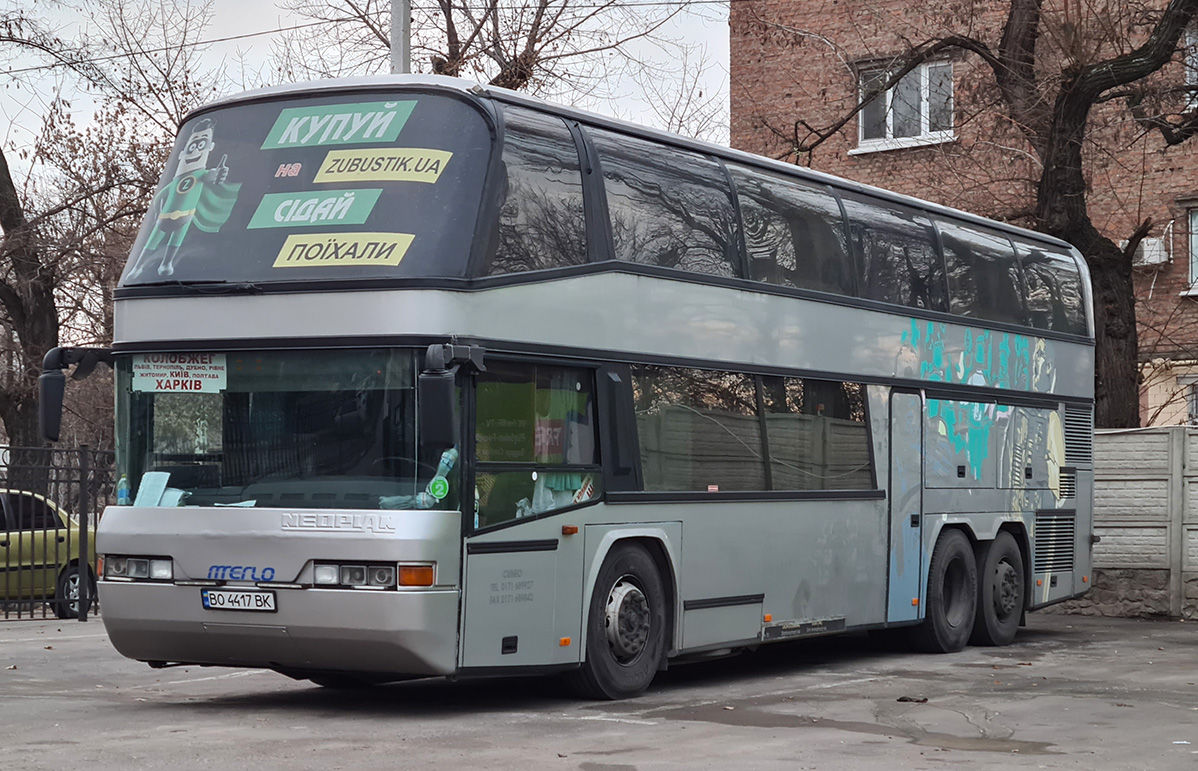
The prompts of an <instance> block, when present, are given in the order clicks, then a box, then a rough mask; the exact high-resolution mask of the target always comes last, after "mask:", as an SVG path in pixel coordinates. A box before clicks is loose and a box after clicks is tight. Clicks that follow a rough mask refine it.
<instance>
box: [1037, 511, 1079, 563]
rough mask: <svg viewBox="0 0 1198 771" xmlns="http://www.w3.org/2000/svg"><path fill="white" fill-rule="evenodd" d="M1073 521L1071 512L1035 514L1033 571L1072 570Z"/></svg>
mask: <svg viewBox="0 0 1198 771" xmlns="http://www.w3.org/2000/svg"><path fill="white" fill-rule="evenodd" d="M1075 522H1076V516H1075V515H1074V513H1073V512H1068V513H1064V512H1053V513H1051V514H1037V515H1036V531H1035V533H1034V536H1035V551H1036V556H1035V572H1037V573H1067V572H1069V571H1071V570H1073V550H1074V544H1075V543H1076V539H1075V538H1074V531H1075V529H1076V525H1075Z"/></svg>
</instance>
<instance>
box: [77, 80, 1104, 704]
mask: <svg viewBox="0 0 1198 771" xmlns="http://www.w3.org/2000/svg"><path fill="white" fill-rule="evenodd" d="M405 88H409V89H410V88H419V89H423V91H422V93H433V94H436V93H442V92H443V93H454V94H456V95H457V96H458V97H460V98H463V99H469V100H474V101H478V102H486V101H489V100H492V99H494V100H497V101H500V102H503V103H504V104H516V105H521V106H524V107H528V108H530V109H542V110H550V111H551V113H552V114H554V115H559V116H563V117H565V118H566V119H567V120H579V121H582V122H584V123H586V124H587V125H597V126H602V127H607V128H612V129H619V130H621V131H626V132H629V133H630V134H631V135H635V136H637V137H640V138H642V139H646V140H648V141H662V142H667V141H668V142H670V143H671V144H672V145H674V146H677V147H681V148H683V149H687V150H693V151H695V152H703V153H709V154H711V155H712V156H714V157H717V158H720V159H723V160H724V161H729V162H731V161H742V162H745V163H751V164H754V165H756V166H759V167H761V168H768V169H780V168H781V164H773V163H771V162H769V161H766V160H764V159H760V158H756V157H754V156H748V155H745V154H741V153H735V152H732V151H728V150H726V149H723V148H714V147H711V146H707V145H702V144H699V143H693V142H687V141H685V140H680V139H678V138H676V137H672V136H669V135H665V134H661V133H660V132H652V131H647V130H641V129H632V128H630V127H628V126H626V125H624V124H618V123H615V122H613V121H608V120H605V119H602V118H599V117H597V116H591V115H586V114H583V113H577V112H573V111H569V110H565V109H562V108H556V107H554V108H549V107H547V106H546V105H543V104H541V103H539V102H536V101H535V100H529V99H526V98H524V97H520V96H517V95H511V94H507V93H501V92H494V91H480V90H479V89H478V88H477V87H470V86H468V85H466V84H462V83H460V82H459V81H450V80H446V79H429V78H402V79H394V78H390V79H377V80H375V79H371V80H364V81H351V82H345V83H341V84H340V85H334V86H330V85H327V84H318V85H315V86H310V87H296V88H290V89H283V90H281V91H276V92H272V93H265V94H252V95H250V96H248V97H245V98H244V99H242V98H238V99H234V100H230V101H229V102H228V103H227V104H225V105H224V106H225V107H235V106H237V105H238V104H241V103H242V102H254V103H257V102H260V101H262V100H264V99H270V98H281V97H287V98H300V97H308V96H312V95H313V94H318V93H324V94H328V93H333V92H335V91H336V90H344V91H346V92H351V91H354V90H355V89H357V90H360V91H362V93H364V94H368V95H369V94H374V95H376V96H377V94H378V93H383V92H386V91H387V90H388V89H392V90H393V91H395V93H399V94H402V93H403V89H405ZM366 98H367V97H366V96H363V97H362V99H366ZM347 125H348V123H347ZM218 145H219V138H218ZM787 173H791V172H790V170H787ZM804 179H818V180H821V184H822V183H823V182H822V180H824V178H823V177H822V176H820V175H815V174H806V176H804ZM826 179H827V180H828V181H829V183H831V182H834V183H835V184H837V185H840V186H842V187H844V188H846V189H850V188H851V189H854V190H857V191H864V192H865V193H868V194H870V195H875V194H876V195H877V196H879V200H889V201H898V202H901V203H903V204H904V205H912V206H916V205H917V206H919V207H920V211H921V212H926V213H931V214H938V215H940V216H943V217H946V218H953V219H954V221H961V222H973V223H985V222H986V221H984V220H980V219H979V218H974V217H970V216H968V215H963V214H962V213H959V212H952V211H951V210H948V209H943V208H942V207H934V206H931V205H929V204H925V203H923V202H915V201H913V199H906V198H902V197H899V196H893V195H892V194H883V193H881V192H880V191H874V190H872V189H870V188H864V187H863V186H859V185H855V184H852V183H845V182H844V181H842V180H834V179H833V178H826ZM987 225H988V226H991V227H996V228H1001V227H1003V226H997V225H995V224H994V223H987ZM1002 232H1004V233H1009V234H1011V236H1010V237H1011V238H1014V239H1017V240H1018V239H1022V240H1023V241H1024V242H1027V243H1035V244H1043V245H1047V247H1051V248H1055V249H1057V250H1058V251H1059V252H1061V253H1064V254H1068V255H1069V256H1070V258H1071V259H1073V260H1075V261H1076V263H1077V265H1078V266H1079V267H1078V272H1079V274H1080V276H1081V277H1082V286H1083V291H1084V306H1085V307H1086V308H1087V309H1088V308H1089V304H1090V302H1089V294H1090V291H1089V285H1088V280H1087V279H1086V278H1085V270H1084V266H1083V265H1082V263H1081V259H1080V256H1079V255H1077V253H1076V251H1075V250H1072V249H1071V248H1070V247H1068V246H1067V245H1064V244H1061V243H1060V242H1053V241H1052V240H1051V239H1047V238H1046V237H1044V236H1041V235H1038V234H1033V233H1029V232H1026V231H1018V230H1017V229H1014V228H1005V229H1003V230H1002ZM272 257H273V255H272ZM230 280H236V277H232V278H231V279H230ZM759 288H762V287H755V286H745V285H729V284H728V283H727V282H725V283H724V284H720V283H708V282H706V281H705V280H704V279H703V277H697V278H694V277H688V276H685V275H680V274H679V275H665V274H662V275H653V274H650V273H645V272H641V271H637V270H635V269H630V268H629V267H628V266H627V265H626V264H622V263H611V262H609V263H605V265H604V266H603V268H602V269H596V270H591V271H581V272H578V273H577V274H568V273H566V274H562V275H550V276H546V277H544V279H543V280H528V281H525V282H520V281H511V282H499V281H496V282H492V283H490V284H488V283H487V282H485V281H483V282H477V283H474V284H471V283H469V282H468V281H467V282H460V283H458V284H445V285H441V286H407V287H405V286H377V285H370V284H363V285H362V286H360V287H348V286H345V287H343V286H335V287H332V288H321V287H313V288H310V289H309V288H303V287H295V288H292V289H290V290H289V291H286V292H265V293H260V292H256V291H255V292H237V291H231V292H229V293H225V294H220V293H215V294H214V293H199V292H192V293H174V294H172V293H170V292H169V291H164V292H156V291H149V292H146V291H141V292H138V291H128V292H126V293H124V294H123V295H119V296H118V299H117V301H116V309H115V339H114V350H115V351H116V352H117V358H118V359H120V358H121V357H122V356H135V355H139V354H142V353H145V352H152V351H181V352H187V351H222V352H223V351H227V352H236V351H242V350H254V351H256V350H272V351H282V352H286V351H288V350H291V349H304V350H343V349H344V350H361V349H405V350H406V349H411V350H417V349H422V348H423V347H425V346H427V345H428V344H430V343H438V342H441V343H450V342H451V341H452V342H468V343H470V344H473V345H477V346H480V347H481V348H483V349H485V351H486V354H487V361H491V360H492V359H493V358H494V357H498V358H499V359H503V358H504V357H507V358H510V359H512V360H517V361H520V360H523V361H534V362H535V361H538V360H545V361H553V362H557V363H565V364H569V365H576V366H579V367H582V368H584V369H588V370H594V371H595V372H596V377H597V378H599V377H601V376H602V373H603V372H605V371H606V370H604V369H603V368H604V367H605V366H607V365H609V364H619V365H621V366H624V365H627V364H628V363H634V364H653V365H662V366H678V367H693V368H699V369H704V370H718V371H728V372H735V373H749V374H750V375H758V376H760V375H777V376H795V377H808V378H818V377H824V378H830V379H834V380H845V381H853V382H856V383H860V384H862V385H863V386H864V393H865V399H866V404H867V413H866V414H867V416H868V425H866V426H864V430H867V432H868V436H869V453H870V456H871V458H870V463H871V468H872V473H873V484H872V485H871V486H870V489H868V490H858V491H856V492H854V493H852V494H845V493H842V492H840V491H835V490H831V491H824V492H819V491H809V492H806V493H803V494H797V493H796V494H771V493H764V492H763V493H761V494H750V493H744V494H736V493H732V492H724V491H720V490H718V489H717V490H711V489H710V488H709V493H704V492H702V491H697V492H693V493H686V494H667V493H661V492H653V491H646V490H643V489H642V490H622V491H605V492H604V494H602V495H601V496H598V497H597V498H596V499H594V500H589V501H587V502H586V505H576V506H566V507H564V509H565V510H564V511H559V512H556V513H549V514H539V515H537V516H529V517H526V518H518V519H514V520H512V521H510V522H507V523H504V524H503V525H502V526H498V527H478V528H475V527H474V526H473V522H472V512H471V507H470V505H469V498H470V497H469V496H463V497H462V504H461V505H460V506H458V507H456V509H454V510H433V509H427V510H417V509H415V508H407V509H397V510H387V509H380V508H377V507H372V508H370V509H363V508H361V507H357V506H355V505H351V504H352V503H353V501H354V500H355V499H354V497H353V495H352V494H347V495H345V496H343V499H340V500H339V499H338V498H337V496H338V495H341V493H340V492H338V491H337V490H332V489H331V488H330V492H328V493H327V495H326V497H325V498H324V499H323V500H324V501H325V502H324V503H322V504H321V507H320V508H305V507H292V506H288V505H283V503H282V500H280V499H276V500H275V501H274V502H272V503H269V504H265V503H263V504H261V505H249V506H244V505H227V506H226V505H219V506H217V505H213V506H194V505H187V504H186V502H185V501H184V502H183V505H179V506H158V505H153V506H139V505H133V506H114V507H110V508H109V509H108V510H107V511H106V512H105V513H104V515H103V518H102V520H101V523H100V525H99V530H98V533H97V551H98V552H99V553H101V554H102V555H104V558H105V561H106V563H107V562H109V561H110V560H112V559H113V558H114V557H116V558H127V557H129V556H139V555H146V556H148V557H162V558H169V559H170V560H171V561H172V566H173V567H172V573H171V576H170V579H169V580H159V581H142V580H137V579H132V578H128V577H120V576H112V575H109V574H107V571H106V574H105V575H101V576H100V577H99V582H98V590H99V595H100V601H101V605H102V608H103V620H104V623H105V625H106V628H107V630H108V633H109V636H110V639H111V640H112V642H113V644H114V645H115V646H116V648H117V650H119V651H120V652H121V653H122V654H124V655H126V656H129V657H131V658H134V659H138V660H141V661H147V662H151V663H154V664H168V663H189V664H205V665H221V666H253V667H269V668H273V669H276V670H278V671H280V672H284V673H286V674H289V675H292V676H295V677H306V676H313V677H314V678H319V677H320V676H323V675H328V674H330V673H332V674H345V675H349V676H358V677H361V678H363V679H365V680H380V681H381V680H389V679H402V678H406V677H420V676H429V675H448V676H455V675H460V676H466V675H471V674H477V675H488V674H499V673H514V672H522V671H561V670H571V669H577V668H578V667H579V666H581V665H585V664H586V661H587V656H588V654H587V651H588V634H589V632H588V627H589V624H588V608H589V607H590V606H591V599H592V596H593V594H594V593H595V592H597V591H605V590H603V589H602V588H600V587H598V586H597V584H598V582H599V577H600V574H601V573H602V569H603V566H604V564H605V560H607V559H608V557H609V555H610V554H612V553H613V549H616V548H618V547H619V546H620V545H621V544H631V543H635V544H639V545H640V546H642V547H644V549H645V551H647V552H648V554H650V555H651V557H652V559H653V560H654V561H655V564H656V565H657V567H658V571H659V573H660V577H661V579H662V583H663V584H664V587H665V594H666V597H667V598H668V606H667V607H666V609H665V615H666V618H667V622H666V624H667V629H666V630H665V641H666V651H665V657H666V658H670V657H676V656H681V655H686V654H691V653H700V652H704V651H711V650H719V649H725V648H743V647H752V646H756V645H760V644H763V643H768V642H772V641H776V640H785V639H794V638H799V637H806V636H815V635H821V634H829V633H835V632H840V631H845V630H852V629H868V628H883V627H891V626H906V625H917V624H919V623H921V622H923V621H924V620H925V608H926V607H927V606H928V603H929V598H928V582H929V570H930V566H931V563H932V555H933V553H934V551H935V550H936V547H937V543H938V542H939V541H940V540H941V535H942V532H943V531H945V530H959V531H960V532H962V533H964V534H965V535H966V536H967V537H968V539H969V541H970V543H972V544H974V545H975V546H976V547H978V548H979V549H980V548H981V547H982V545H984V544H986V543H988V542H992V541H993V540H994V539H995V538H996V537H997V536H998V534H999V533H1000V532H1007V533H1009V534H1010V535H1012V536H1014V537H1015V539H1016V540H1017V541H1018V543H1019V548H1020V550H1021V552H1022V561H1023V564H1024V565H1025V569H1026V576H1025V577H1023V580H1024V581H1025V582H1026V592H1025V594H1026V596H1025V598H1024V599H1023V601H1022V602H1021V605H1020V612H1022V610H1024V609H1027V610H1031V609H1035V608H1038V607H1043V606H1045V605H1049V604H1052V603H1055V602H1059V601H1062V600H1065V599H1068V598H1071V597H1076V596H1078V595H1080V594H1081V593H1083V592H1084V591H1085V590H1086V589H1087V587H1088V580H1089V576H1090V573H1091V563H1090V551H1091V544H1090V539H1091V532H1092V495H1093V472H1092V464H1091V462H1090V458H1089V452H1090V450H1089V447H1090V445H1089V438H1088V431H1089V429H1090V426H1091V424H1092V423H1091V415H1092V406H1091V405H1092V402H1093V368H1094V349H1093V342H1092V339H1091V338H1092V334H1093V327H1092V323H1093V322H1092V320H1091V319H1090V314H1089V313H1088V311H1087V314H1086V324H1087V327H1086V331H1085V333H1084V334H1081V335H1060V334H1052V333H1045V332H1044V331H1042V330H1037V329H1033V328H1022V329H1018V328H1014V327H1012V326H1011V325H1004V324H990V323H986V322H976V321H974V320H971V319H968V318H950V317H948V316H947V315H945V314H939V315H937V314H927V313H919V312H910V313H909V312H907V310H906V309H903V308H900V307H884V306H882V305H880V304H878V303H872V304H871V303H868V302H865V303H862V302H853V301H845V300H844V298H837V297H832V296H819V295H803V296H793V295H787V294H785V293H771V292H768V291H757V289H759ZM134 289H136V287H134ZM122 382H123V381H122ZM598 403H599V408H600V409H599V411H600V414H599V416H598V421H599V422H601V423H602V421H604V420H606V419H607V416H606V415H605V414H603V411H604V409H603V408H604V407H605V406H606V404H605V402H604V401H603V399H602V397H600V398H599V400H598ZM122 409H125V408H122ZM950 413H951V416H952V419H951V420H948V419H946V418H945V417H944V416H946V415H949V414H950ZM938 415H939V416H941V417H939V418H938V417H937V416H938ZM468 417H469V416H468V415H467V416H465V418H468ZM465 418H464V419H465ZM120 420H121V421H122V422H121V426H122V428H121V429H120V430H121V431H135V430H137V429H136V427H137V421H138V418H137V416H136V415H131V414H128V412H127V411H126V414H125V415H124V417H123V418H120ZM604 430H608V429H604ZM696 430H700V429H696ZM467 431H469V426H468V425H467ZM954 431H955V432H956V434H955V435H954ZM122 436H124V434H122ZM604 436H605V437H607V436H608V434H604ZM963 437H968V442H967V443H966V442H965V439H963ZM124 441H125V442H126V443H127V442H128V441H129V440H128V439H125V440H124ZM605 441H606V439H605ZM631 445H632V446H635V445H636V442H635V439H633V440H632V442H631ZM602 450H603V452H604V453H608V452H609V451H610V448H608V447H603V448H602ZM604 458H605V460H604V461H603V464H604V466H605V468H607V467H609V466H610V463H611V461H610V457H609V456H608V455H606V454H605V455H604ZM118 462H121V461H120V460H118ZM463 468H467V470H464V471H462V473H463V474H467V473H470V470H471V469H472V470H475V471H477V469H475V467H474V466H473V461H471V462H470V464H463ZM607 471H608V473H610V468H608V469H607ZM533 476H534V478H535V472H533ZM349 489H350V488H349V487H347V488H346V490H349ZM338 490H339V488H338ZM304 494H307V493H304ZM296 495H300V493H296ZM475 495H478V491H477V489H476V490H475ZM476 505H477V504H476ZM979 553H980V552H979ZM322 562H327V563H329V564H341V565H343V564H362V565H367V566H369V565H376V564H383V563H387V564H392V565H399V566H403V565H407V564H412V565H434V566H435V577H434V579H433V581H432V583H431V585H427V586H417V587H405V586H389V587H387V588H386V589H382V590H373V589H372V588H371V587H360V588H355V589H350V588H345V587H341V586H337V587H325V586H320V585H317V583H316V582H315V578H314V569H315V566H316V565H317V564H319V563H322ZM267 576H269V578H268V577H267ZM212 590H218V591H254V592H269V593H271V594H272V595H273V600H272V601H271V602H272V603H273V608H272V609H270V610H269V611H267V612H246V611H241V610H238V609H218V608H212V607H206V606H205V602H206V601H202V599H201V594H202V593H203V592H208V591H212ZM264 602H265V600H264Z"/></svg>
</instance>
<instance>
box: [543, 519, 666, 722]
mask: <svg viewBox="0 0 1198 771" xmlns="http://www.w3.org/2000/svg"><path fill="white" fill-rule="evenodd" d="M665 625H666V592H665V587H664V585H663V583H662V580H661V575H660V573H658V570H657V564H656V563H655V562H654V561H653V557H652V556H651V555H650V554H649V552H648V550H647V549H646V548H645V547H644V546H642V545H640V544H637V543H627V544H617V545H616V546H615V547H613V548H612V550H611V552H610V553H609V554H608V555H607V559H605V560H604V561H603V566H602V567H601V568H600V569H599V576H598V578H597V579H596V581H595V589H594V591H593V592H592V594H591V602H590V608H589V611H588V613H587V640H586V650H585V655H586V658H585V660H584V661H583V663H582V666H581V667H580V668H579V669H578V670H577V671H574V672H571V673H569V675H568V676H567V682H568V684H569V685H570V686H571V687H572V688H573V689H574V690H575V691H576V692H578V693H579V694H581V695H582V696H585V697H587V698H592V699H626V698H629V697H631V696H636V695H637V694H639V693H642V692H643V691H644V690H645V689H646V688H648V687H649V683H650V682H652V681H653V676H654V675H655V674H657V670H658V668H659V666H660V664H661V660H662V657H663V656H664V655H665Z"/></svg>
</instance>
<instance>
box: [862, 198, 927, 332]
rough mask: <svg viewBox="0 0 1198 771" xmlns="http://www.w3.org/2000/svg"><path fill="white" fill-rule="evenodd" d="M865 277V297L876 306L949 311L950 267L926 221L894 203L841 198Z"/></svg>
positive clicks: (863, 282)
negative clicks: (947, 270) (947, 274)
mask: <svg viewBox="0 0 1198 771" xmlns="http://www.w3.org/2000/svg"><path fill="white" fill-rule="evenodd" d="M840 200H841V201H842V202H843V203H844V207H845V211H846V212H847V213H848V218H849V230H850V232H851V233H852V244H853V250H854V251H855V252H856V254H857V259H858V264H859V265H860V270H861V277H860V283H859V292H858V293H859V294H860V296H861V297H865V298H867V299H870V300H880V301H881V302H887V303H893V304H895V305H906V306H909V307H911V308H923V309H925V310H932V311H947V310H948V298H947V297H946V296H945V283H944V263H943V261H942V260H941V258H940V251H939V249H937V248H936V233H935V231H934V230H933V229H932V223H931V221H930V220H928V219H927V218H926V217H923V216H921V215H919V214H918V213H917V212H915V211H914V210H912V209H908V208H907V207H905V206H900V205H899V204H894V203H890V202H889V201H880V200H870V199H865V198H863V197H861V196H858V195H856V194H854V193H850V192H843V193H841V196H840Z"/></svg>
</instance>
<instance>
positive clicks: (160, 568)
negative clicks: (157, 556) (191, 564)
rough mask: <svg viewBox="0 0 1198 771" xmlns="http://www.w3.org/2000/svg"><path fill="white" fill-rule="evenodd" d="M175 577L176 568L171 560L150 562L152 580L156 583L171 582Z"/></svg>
mask: <svg viewBox="0 0 1198 771" xmlns="http://www.w3.org/2000/svg"><path fill="white" fill-rule="evenodd" d="M174 577H175V566H174V564H173V563H172V562H171V561H170V560H150V578H152V579H154V580H155V581H170V580H171V579H172V578H174Z"/></svg>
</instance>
